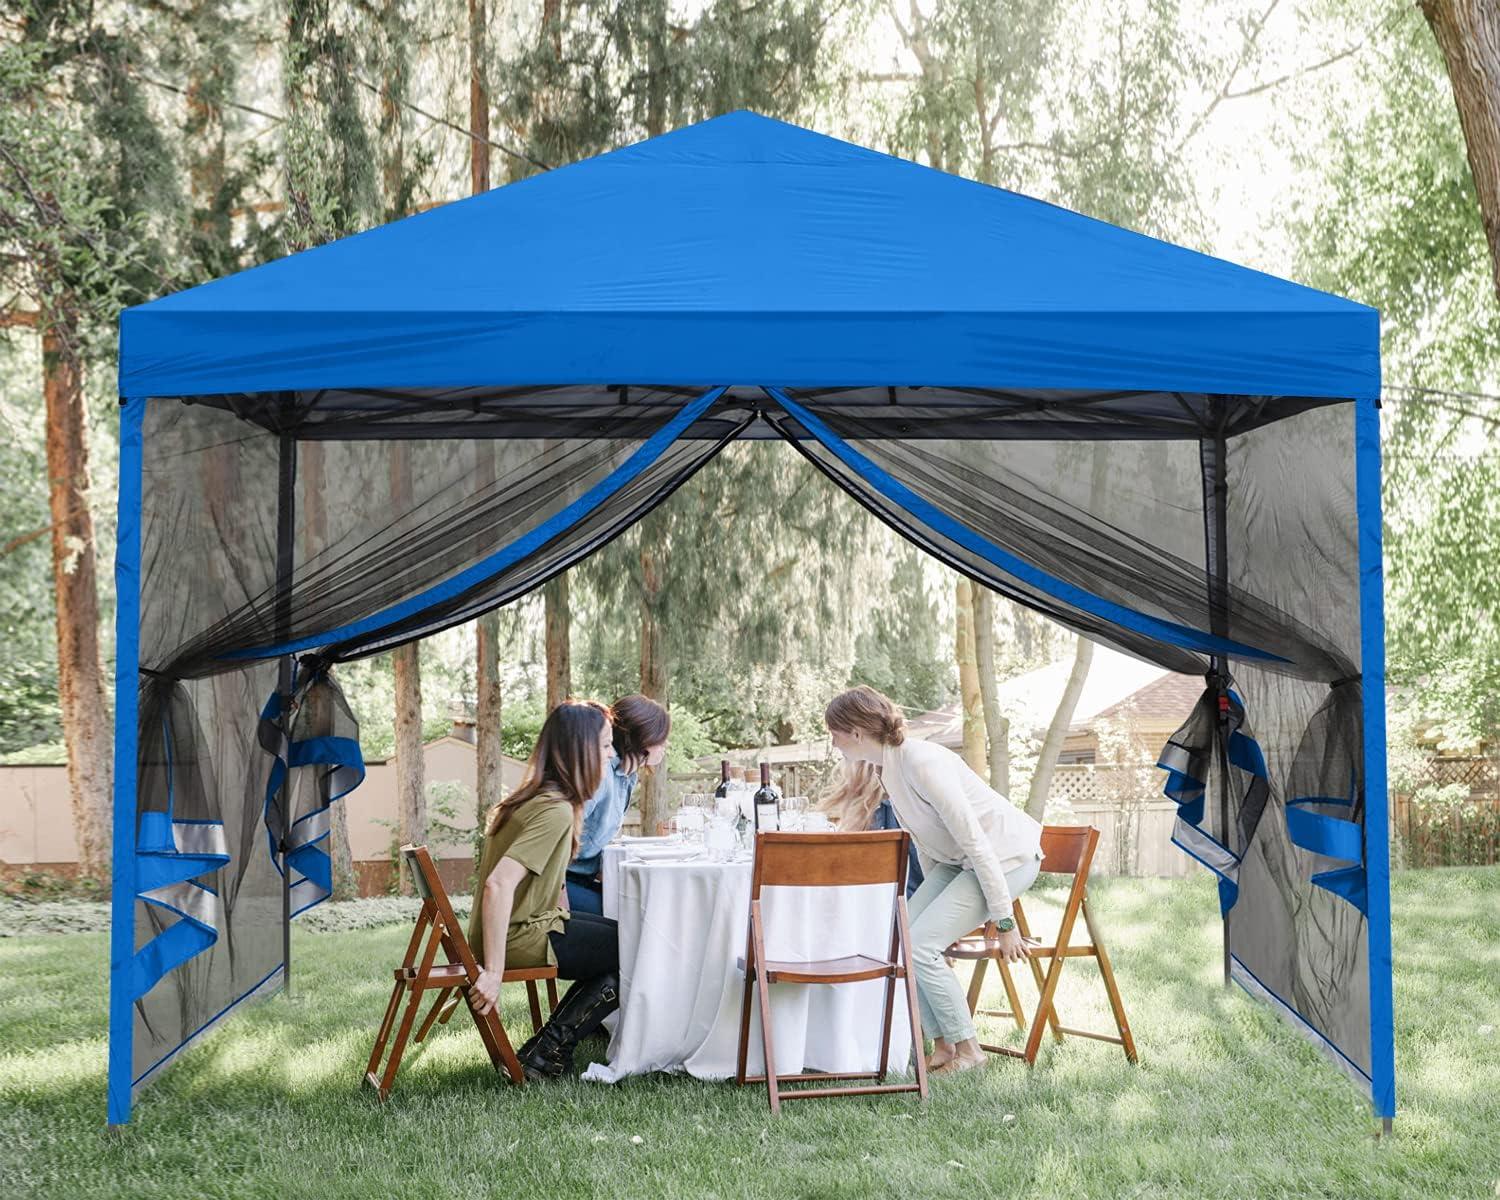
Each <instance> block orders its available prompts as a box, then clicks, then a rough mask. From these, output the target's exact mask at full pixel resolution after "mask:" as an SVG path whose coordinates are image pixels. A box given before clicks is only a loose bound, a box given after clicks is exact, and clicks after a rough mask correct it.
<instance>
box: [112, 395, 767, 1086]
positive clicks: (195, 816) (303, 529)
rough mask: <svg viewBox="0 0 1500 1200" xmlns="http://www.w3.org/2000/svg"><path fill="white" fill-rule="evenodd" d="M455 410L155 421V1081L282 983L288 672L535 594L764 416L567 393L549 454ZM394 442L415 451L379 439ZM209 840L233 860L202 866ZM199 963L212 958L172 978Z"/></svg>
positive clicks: (513, 416)
mask: <svg viewBox="0 0 1500 1200" xmlns="http://www.w3.org/2000/svg"><path fill="white" fill-rule="evenodd" d="M693 397H694V398H695V399H696V397H697V394H696V393H694V394H693ZM336 399H337V398H336ZM450 399H451V397H444V398H442V399H441V400H439V401H432V400H431V399H430V398H428V400H424V401H423V403H421V404H418V405H406V404H399V403H395V402H393V401H391V400H390V399H389V398H387V400H386V402H385V403H386V408H385V409H384V410H382V416H383V418H384V419H383V420H379V421H376V422H375V423H374V426H367V427H365V433H366V436H363V437H349V438H346V437H343V436H341V435H342V434H346V433H350V432H351V431H352V429H353V426H352V425H350V424H347V422H350V421H353V420H355V417H354V416H351V415H350V413H349V408H350V405H349V403H348V402H347V398H341V399H339V405H341V406H342V407H337V406H336V407H335V408H334V409H332V410H331V411H330V412H322V411H320V410H318V409H317V408H316V407H313V408H312V409H311V410H310V411H309V410H303V411H300V412H299V410H298V408H297V404H298V403H299V398H296V397H293V398H278V397H260V398H258V400H259V406H258V407H256V408H255V409H254V415H255V416H257V417H258V418H261V419H257V420H251V419H248V418H249V416H250V415H251V414H250V413H249V412H248V411H247V410H246V409H245V408H244V405H243V404H237V403H228V402H224V401H218V402H213V403H208V402H203V403H184V402H179V401H176V400H156V401H153V402H151V404H150V405H148V409H147V417H146V423H145V429H144V464H143V497H144V499H143V512H142V578H141V641H140V645H141V667H142V679H143V684H142V700H141V713H142V722H143V728H142V730H141V731H140V735H139V739H138V740H139V745H140V755H139V758H140V778H139V784H138V796H137V811H138V815H139V822H138V824H139V829H138V837H137V848H138V852H139V853H140V854H141V855H142V856H143V857H142V859H141V861H143V862H145V861H146V858H145V855H146V853H147V851H148V850H149V849H151V847H152V846H153V845H154V846H155V847H156V851H157V853H156V857H155V858H154V859H151V860H150V861H151V863H152V864H154V869H155V871H156V875H157V876H158V877H160V878H162V879H166V877H167V875H170V874H171V871H172V867H173V864H176V875H175V876H174V877H172V878H171V879H169V880H167V886H164V887H162V888H157V889H155V892H156V894H155V895H154V896H153V895H145V894H144V892H145V886H144V884H143V886H142V891H143V901H142V902H141V903H139V904H138V905H137V927H138V928H137V950H138V952H140V951H143V950H144V951H146V952H147V953H146V954H145V955H144V956H142V955H140V954H139V953H138V957H145V958H146V959H148V960H151V959H153V956H154V957H155V959H157V960H160V961H164V962H166V963H167V964H169V967H170V969H167V970H166V971H165V972H164V973H163V974H162V975H161V977H160V978H159V981H155V982H152V983H151V986H149V988H148V989H147V990H145V992H144V995H143V996H142V997H141V998H140V999H139V1001H138V1003H137V1007H136V1039H135V1048H134V1061H135V1075H136V1078H137V1081H140V1080H141V1079H143V1078H144V1076H145V1075H146V1074H147V1073H149V1072H150V1071H151V1070H152V1069H153V1068H155V1067H157V1066H159V1065H161V1064H163V1063H164V1062H165V1061H166V1060H167V1059H168V1058H169V1057H170V1056H171V1055H172V1053H173V1052H174V1051H176V1050H177V1049H179V1048H180V1047H181V1046H182V1045H183V1043H184V1042H185V1041H186V1040H188V1039H189V1038H190V1037H192V1036H193V1034H195V1033H196V1032H198V1031H200V1030H202V1029H204V1028H206V1027H207V1026H208V1025H210V1024H211V1023H212V1022H213V1021H214V1019H215V1018H216V1017H218V1016H219V1015H221V1014H222V1013H223V1012H224V1011H226V1009H228V1008H229V1007H230V1006H232V1005H233V1004H235V1003H236V1002H238V1001H240V1000H241V999H243V998H245V997H246V996H248V995H250V994H252V993H254V991H255V990H256V989H257V988H258V987H261V986H263V985H266V984H274V983H276V982H277V978H276V977H277V974H278V972H279V970H280V967H281V962H282V940H281V924H282V919H281V913H282V894H281V893H282V882H281V877H280V874H279V872H278V870H277V863H276V861H275V857H274V855H273V853H272V850H271V847H270V845H269V843H268V837H267V832H266V817H265V809H266V803H267V796H266V794H267V785H268V782H269V780H270V778H271V770H272V765H273V763H274V762H275V754H274V753H267V748H266V746H265V745H263V744H262V742H261V741H259V740H258V739H257V732H258V726H262V725H263V723H262V722H261V721H260V717H261V713H262V709H263V708H264V706H265V705H266V704H267V702H268V698H269V697H271V695H272V694H273V692H275V691H276V690H277V688H278V686H279V684H278V672H279V669H280V661H281V658H282V657H283V655H284V654H285V653H299V652H301V651H303V650H309V649H317V650H318V651H320V652H321V653H320V655H319V656H318V657H319V659H320V660H321V661H325V662H326V661H329V660H341V659H348V658H354V657H358V656H361V655H366V654H372V653H376V652H378V651H380V650H382V649H386V648H388V647H390V646H392V645H395V644H398V643H400V642H404V641H410V640H413V639H415V638H417V637H421V636H424V635H425V634H428V633H431V632H433V631H435V630H437V629H441V628H445V627H447V626H450V625H453V624H456V623H458V622H461V621H465V620H468V619H470V618H471V617H472V616H474V615H476V614H477V613H479V612H483V611H485V610H487V609H490V608H493V607H495V606H496V605H497V604H500V603H504V602H505V601H507V600H509V599H512V598H514V597H516V596H519V595H522V594H524V593H525V592H528V591H530V590H532V589H533V588H535V587H537V586H539V585H540V584H541V583H543V582H545V580H546V579H548V578H550V577H551V576H552V575H554V574H556V573H557V572H558V571H561V570H563V569H565V568H566V567H567V566H568V565H569V564H570V563H572V562H575V561H577V560H578V559H579V558H581V557H583V556H585V555H587V554H589V553H591V552H593V551H594V550H596V549H598V548H599V547H600V546H601V545H603V544H604V543H605V542H607V541H608V540H609V539H610V538H612V537H614V536H616V535H617V534H619V533H620V532H621V531H623V530H624V529H625V528H626V527H628V526H629V525H630V524H631V523H632V522H633V521H635V520H637V519H639V517H640V516H642V515H644V514H645V513H646V512H648V511H649V510H650V509H651V508H652V507H654V506H655V505H656V504H658V503H660V502H661V501H662V500H664V499H665V498H666V497H667V496H668V495H670V494H671V492H672V490H673V489H675V488H676V487H677V486H678V485H679V484H681V483H682V482H683V481H685V480H686V479H687V478H688V477H689V476H691V475H692V474H693V472H695V471H696V470H697V469H698V468H699V467H701V466H702V465H703V464H704V463H705V462H707V461H708V460H709V459H710V458H712V457H713V455H714V454H716V453H717V452H718V450H719V449H720V448H721V447H722V445H723V444H724V443H725V442H726V441H728V440H731V439H732V438H733V437H735V436H736V435H737V433H738V432H739V431H740V430H741V429H743V428H744V426H745V425H746V424H747V422H748V421H749V420H750V418H751V416H752V415H753V414H752V413H751V412H750V411H749V410H747V409H745V408H744V407H743V406H742V405H740V404H739V403H737V402H734V401H728V400H726V401H722V402H719V403H717V404H714V405H712V406H711V407H707V406H703V405H700V406H699V407H700V408H701V409H702V415H701V416H699V417H697V418H696V419H685V418H684V412H685V408H684V404H683V403H682V400H681V397H678V396H676V395H673V394H666V393H663V392H661V391H659V390H653V389H636V390H634V391H633V392H632V391H629V390H626V391H624V392H623V394H622V393H621V391H619V390H616V391H614V392H612V393H608V394H602V395H601V394H597V393H591V394H589V395H585V396H572V395H570V396H565V397H561V398H558V397H554V398H553V400H554V401H555V403H554V405H553V408H552V412H553V415H555V416H558V417H559V418H560V419H559V420H557V421H554V422H552V423H550V424H545V428H546V429H551V430H552V431H553V432H558V431H560V430H566V431H571V432H572V433H573V434H575V435H576V436H541V434H542V433H543V432H544V425H543V424H538V422H537V419H536V416H537V414H536V412H535V411H533V407H534V406H522V407H518V406H517V405H516V403H515V402H514V398H510V400H511V402H510V403H508V404H507V405H503V406H500V408H498V409H496V408H493V407H492V408H486V407H485V406H484V405H480V406H478V407H479V410H480V411H479V413H478V415H477V416H476V413H475V412H474V411H473V410H472V409H469V410H465V409H461V408H454V407H451V406H450V404H449V400H450ZM365 407H366V408H369V407H371V406H370V405H368V404H367V405H366V406H365ZM267 414H270V416H269V417H268V416H267ZM455 414H456V415H455ZM357 415H358V416H359V417H360V418H363V417H367V416H369V415H370V414H369V413H368V412H367V411H360V412H358V413H357ZM463 420H467V421H468V422H469V424H468V426H467V427H465V428H464V429H463V430H462V431H461V432H460V431H459V430H457V429H445V428H442V426H443V425H444V423H445V422H448V421H463ZM674 423H675V424H674ZM380 425H386V426H388V427H399V428H400V434H399V436H396V437H387V438H385V439H383V440H373V438H372V437H370V436H368V435H369V434H370V433H371V431H372V428H376V427H379V426H380ZM287 484H290V485H291V486H290V488H288V487H287V486H286V485H287ZM528 538H530V541H527V542H526V544H525V550H524V553H513V554H510V555H509V556H508V557H507V556H506V551H507V550H509V549H512V548H514V546H515V544H516V543H518V542H521V541H525V539H528ZM434 588H439V589H442V590H443V591H444V594H443V595H441V596H438V595H435V594H434V590H433V589H434ZM308 677H309V678H310V677H311V676H310V675H309V676H308ZM317 703H319V704H322V705H324V706H325V707H328V714H327V715H328V717H329V720H328V722H315V723H316V724H319V725H320V726H321V725H322V724H327V725H328V730H327V732H331V733H333V734H335V735H337V736H340V737H343V738H345V739H346V740H347V739H349V738H350V737H351V736H353V737H357V733H356V732H355V731H354V730H353V728H352V718H350V717H349V715H348V713H347V710H344V709H343V708H342V707H341V701H339V700H338V699H337V693H336V688H335V689H334V690H333V691H331V692H330V693H328V698H326V699H324V700H320V701H318V702H317ZM314 707H315V705H313V704H312V703H309V704H308V705H307V706H305V707H304V708H303V709H302V710H301V715H302V717H304V718H305V717H307V716H308V715H309V714H310V713H312V712H313V709H314ZM299 720H300V718H299ZM291 736H292V737H293V738H294V739H295V738H296V737H298V736H299V734H298V733H297V732H296V731H295V730H294V731H292V734H291ZM269 740H270V742H271V745H272V747H273V749H274V747H275V745H276V742H275V738H274V737H273V738H271V739H269ZM188 764H191V769H189V768H188ZM329 778H331V773H330V771H329V769H328V768H327V767H326V766H325V767H320V769H319V771H318V772H299V771H293V772H292V774H291V788H292V794H291V796H290V797H289V803H290V812H291V814H292V820H293V821H300V820H301V818H302V817H303V815H304V814H310V813H315V812H317V811H318V810H319V809H320V808H321V807H323V806H324V805H326V799H327V791H328V782H327V781H328V779H329ZM319 788H322V790H323V793H324V794H323V795H322V796H321V797H320V796H319V795H318V790H319ZM278 814H279V807H278V806H277V805H275V804H273V815H277V820H276V821H275V822H273V823H274V824H277V825H280V823H281V819H280V817H279V815H278ZM153 839H155V841H154V842H153ZM206 840H207V841H212V842H213V851H214V855H216V856H218V858H216V857H213V856H207V857H204V856H199V857H197V858H195V857H194V856H193V855H192V854H191V853H189V851H190V849H191V847H192V846H193V845H195V844H197V843H199V842H204V843H205V844H206ZM174 843H175V844H174ZM219 858H227V862H223V864H222V865H219V861H218V859H219ZM293 861H294V863H295V861H296V859H295V858H294V860H293ZM199 867H202V870H201V871H199V873H197V874H194V875H192V876H191V877H189V876H188V875H187V872H188V871H190V870H198V868H199ZM294 879H295V880H296V881H297V883H298V885H299V886H301V885H302V883H303V882H304V878H303V876H302V875H301V874H297V875H294ZM296 894H297V893H296V892H295V890H294V896H295V895H296ZM298 907H301V904H300V903H294V909H295V908H298ZM193 937H196V938H198V943H196V944H195V943H193V941H192V939H193ZM202 943H207V944H206V945H205V944H202ZM180 947H187V948H188V949H189V950H191V953H190V954H188V956H187V957H185V958H184V959H182V961H181V962H180V965H173V964H175V963H176V958H175V957H174V956H173V954H172V953H168V951H169V950H172V951H173V952H174V953H177V952H185V951H180V949H179V948H180ZM143 974H144V975H145V976H146V977H147V978H148V980H149V979H150V978H151V976H150V972H143Z"/></svg>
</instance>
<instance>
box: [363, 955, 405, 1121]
mask: <svg viewBox="0 0 1500 1200" xmlns="http://www.w3.org/2000/svg"><path fill="white" fill-rule="evenodd" d="M405 990H406V981H405V980H403V979H398V980H396V986H395V987H393V988H392V989H391V998H390V1001H389V1002H388V1003H387V1004H386V1006H385V1016H384V1017H383V1018H382V1019H381V1022H380V1031H379V1032H378V1033H376V1035H375V1048H374V1049H373V1050H371V1051H370V1061H369V1062H368V1063H367V1064H366V1065H365V1082H366V1083H368V1084H369V1085H370V1086H371V1087H373V1088H374V1089H375V1090H376V1092H380V1076H379V1075H377V1074H376V1072H377V1071H378V1070H379V1069H380V1060H381V1057H382V1056H383V1055H384V1054H385V1044H386V1042H387V1041H388V1040H389V1039H390V1036H391V1026H393V1025H394V1024H395V1023H396V1013H397V1011H398V1010H399V1009H400V1006H401V993H402V992H404V991H405ZM380 1098H381V1099H382V1100H384V1099H385V1095H384V1094H381V1096H380Z"/></svg>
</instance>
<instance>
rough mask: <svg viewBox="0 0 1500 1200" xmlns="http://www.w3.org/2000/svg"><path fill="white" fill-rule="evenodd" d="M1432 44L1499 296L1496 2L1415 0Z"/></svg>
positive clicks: (1499, 31)
mask: <svg viewBox="0 0 1500 1200" xmlns="http://www.w3.org/2000/svg"><path fill="white" fill-rule="evenodd" d="M1421 4H1422V12H1423V14H1424V15H1425V16H1426V17H1427V23H1428V25H1430V26H1431V27H1432V33H1433V36H1434V37H1435V38H1436V39H1437V44H1438V48H1439V49H1440V50H1441V51H1442V52H1443V58H1444V60H1445V61H1446V62H1447V64H1448V80H1449V82H1450V83H1451V84H1452V85H1453V100H1454V103H1455V104H1456V105H1457V106H1458V120H1459V124H1460V125H1461V126H1462V127H1463V131H1464V144H1465V146H1466V147H1467V149H1468V156H1469V172H1470V174H1472V175H1473V176H1474V190H1475V191H1476V192H1477V193H1478V196H1479V214H1480V219H1481V220H1482V222H1483V223H1484V236H1485V239H1486V240H1487V241H1488V243H1489V247H1490V269H1491V271H1492V272H1493V274H1494V279H1495V291H1496V294H1497V295H1500V7H1497V6H1496V5H1495V3H1494V0H1421Z"/></svg>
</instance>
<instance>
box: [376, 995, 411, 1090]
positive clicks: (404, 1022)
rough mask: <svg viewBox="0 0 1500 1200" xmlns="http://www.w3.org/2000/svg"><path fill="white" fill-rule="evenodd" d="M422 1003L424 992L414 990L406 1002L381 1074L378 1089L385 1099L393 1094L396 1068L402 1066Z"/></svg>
mask: <svg viewBox="0 0 1500 1200" xmlns="http://www.w3.org/2000/svg"><path fill="white" fill-rule="evenodd" d="M421 1003H422V993H421V992H415V991H414V992H412V994H411V999H410V1000H408V1001H407V1002H406V1011H405V1012H404V1013H402V1015H401V1024H400V1025H398V1026H397V1027H396V1036H395V1039H394V1040H393V1041H392V1043H391V1056H390V1058H388V1059H386V1063H385V1071H384V1072H383V1073H382V1074H381V1076H380V1085H379V1087H378V1088H377V1091H378V1092H379V1093H380V1098H381V1099H382V1100H384V1099H385V1098H386V1097H387V1096H389V1095H390V1094H391V1088H392V1087H393V1086H394V1085H395V1082H396V1070H397V1068H399V1067H400V1066H401V1056H402V1055H403V1054H404V1053H405V1052H406V1039H407V1038H408V1037H410V1036H411V1027H412V1023H413V1022H414V1021H415V1020H416V1019H417V1008H418V1006H419V1005H421Z"/></svg>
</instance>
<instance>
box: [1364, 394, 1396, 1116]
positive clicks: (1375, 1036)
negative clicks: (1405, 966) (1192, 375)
mask: <svg viewBox="0 0 1500 1200" xmlns="http://www.w3.org/2000/svg"><path fill="white" fill-rule="evenodd" d="M1378 405H1379V401H1377V400H1373V399H1371V400H1360V401H1358V402H1357V403H1356V404H1355V406H1354V468H1355V489H1354V490H1355V499H1356V505H1357V512H1358V517H1359V638H1360V675H1361V678H1362V680H1363V686H1362V687H1361V693H1362V697H1363V702H1364V730H1365V746H1364V752H1365V856H1364V862H1365V888H1366V908H1365V915H1366V917H1367V918H1368V920H1367V922H1366V929H1367V930H1368V931H1369V939H1370V941H1369V959H1370V1067H1371V1072H1370V1073H1371V1076H1372V1086H1371V1097H1372V1100H1373V1102H1374V1105H1375V1114H1376V1116H1380V1117H1393V1116H1395V1115H1396V1026H1395V1011H1394V1009H1395V1001H1394V996H1393V995H1392V992H1393V985H1392V974H1391V973H1392V963H1391V857H1390V856H1391V846H1390V825H1389V816H1388V813H1387V805H1388V798H1387V794H1386V761H1385V760H1386V750H1385V575H1384V567H1383V565H1382V555H1383V553H1384V546H1383V531H1382V529H1381V519H1382V518H1381V503H1380V409H1379V407H1378Z"/></svg>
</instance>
